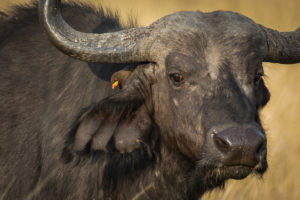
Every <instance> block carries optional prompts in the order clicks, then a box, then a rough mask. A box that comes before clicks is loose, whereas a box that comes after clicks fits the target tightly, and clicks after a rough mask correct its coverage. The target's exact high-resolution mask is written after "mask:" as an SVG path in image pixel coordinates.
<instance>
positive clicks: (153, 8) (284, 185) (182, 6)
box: [0, 0, 300, 200]
mask: <svg viewBox="0 0 300 200" xmlns="http://www.w3.org/2000/svg"><path fill="white" fill-rule="evenodd" d="M28 2H32V1H30V0H26V1H25V0H1V2H0V10H2V11H3V10H6V11H8V10H9V6H11V5H13V4H16V3H17V4H24V3H28ZM73 2H74V1H73ZM80 2H86V3H89V4H91V5H92V6H94V7H96V8H99V3H100V2H102V5H103V6H104V7H110V8H113V9H118V10H119V13H120V16H121V17H122V18H126V17H127V16H128V15H134V16H137V17H138V19H139V22H140V24H142V25H147V24H149V23H151V22H153V21H154V20H156V19H158V18H160V17H162V16H164V15H166V14H169V13H172V12H175V11H180V10H201V11H205V12H206V11H213V10H220V9H221V10H231V11H235V12H239V13H242V14H244V15H246V16H248V17H250V18H251V19H253V20H254V21H256V22H257V23H260V24H263V25H265V26H268V27H271V28H274V29H278V30H280V31H290V30H295V29H296V28H297V27H298V26H300V1H299V0H264V1H263V0H184V1H183V0H102V1H100V0H82V1H80ZM264 68H265V73H266V74H267V76H268V78H266V83H267V85H268V87H269V89H270V92H271V94H272V98H271V101H270V102H269V104H268V105H267V106H266V108H265V109H264V110H263V112H262V120H263V124H264V126H265V128H266V130H267V137H268V160H269V170H268V171H267V173H266V174H265V176H264V178H263V180H259V179H258V178H256V177H248V178H247V179H245V180H243V181H229V182H228V184H227V186H226V189H225V190H224V191H213V192H211V193H208V194H207V195H205V197H204V199H218V200H225V199H230V200H231V199H247V200H248V199H249V200H250V199H256V200H257V199H264V200H277V199H278V200H284V199H288V200H292V199H295V200H296V199H300V189H299V188H300V174H299V173H300V121H299V120H300V80H299V78H298V77H299V76H300V65H299V64H297V65H278V64H270V63H265V64H264Z"/></svg>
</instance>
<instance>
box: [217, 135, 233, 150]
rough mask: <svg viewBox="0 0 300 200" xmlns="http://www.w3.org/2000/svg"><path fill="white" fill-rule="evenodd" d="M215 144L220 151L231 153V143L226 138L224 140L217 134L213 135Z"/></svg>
mask: <svg viewBox="0 0 300 200" xmlns="http://www.w3.org/2000/svg"><path fill="white" fill-rule="evenodd" d="M213 140H214V143H215V145H216V147H217V149H218V150H220V151H221V152H222V153H227V152H228V151H230V146H231V145H230V143H229V142H228V141H227V140H226V138H222V137H220V136H218V135H217V134H214V135H213Z"/></svg>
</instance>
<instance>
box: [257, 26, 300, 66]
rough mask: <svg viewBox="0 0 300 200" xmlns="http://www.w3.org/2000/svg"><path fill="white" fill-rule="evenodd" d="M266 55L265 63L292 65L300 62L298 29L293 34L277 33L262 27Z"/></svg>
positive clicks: (299, 32)
mask: <svg viewBox="0 0 300 200" xmlns="http://www.w3.org/2000/svg"><path fill="white" fill-rule="evenodd" d="M262 29H263V31H264V32H265V35H266V39H267V45H268V53H267V56H266V57H265V58H264V61H266V62H274V63H282V64H293V63H299V62H300V27H299V28H298V29H297V30H295V31H293V32H278V31H275V30H272V29H269V28H265V27H263V26H262Z"/></svg>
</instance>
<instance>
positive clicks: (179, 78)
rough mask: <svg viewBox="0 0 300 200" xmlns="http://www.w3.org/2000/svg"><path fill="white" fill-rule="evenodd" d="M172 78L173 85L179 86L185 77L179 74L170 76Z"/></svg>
mask: <svg viewBox="0 0 300 200" xmlns="http://www.w3.org/2000/svg"><path fill="white" fill-rule="evenodd" d="M170 78H171V80H172V81H173V83H174V84H175V85H178V84H179V83H180V82H182V81H183V76H182V75H181V74H178V73H173V74H170Z"/></svg>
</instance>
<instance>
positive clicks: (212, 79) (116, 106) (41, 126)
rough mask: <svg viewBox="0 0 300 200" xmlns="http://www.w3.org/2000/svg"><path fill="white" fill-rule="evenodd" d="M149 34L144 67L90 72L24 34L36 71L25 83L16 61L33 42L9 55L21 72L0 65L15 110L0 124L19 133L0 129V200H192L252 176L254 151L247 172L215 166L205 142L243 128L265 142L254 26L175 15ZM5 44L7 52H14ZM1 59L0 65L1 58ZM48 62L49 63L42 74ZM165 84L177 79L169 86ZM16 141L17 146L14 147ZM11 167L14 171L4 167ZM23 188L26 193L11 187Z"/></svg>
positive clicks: (217, 159)
mask: <svg viewBox="0 0 300 200" xmlns="http://www.w3.org/2000/svg"><path fill="white" fill-rule="evenodd" d="M69 12H70V11H69ZM71 19H72V17H70V20H71ZM102 26H103V25H102ZM34 27H35V28H36V29H38V26H37V25H35V26H34ZM151 27H152V29H153V30H159V31H152V32H151V33H150V34H149V37H150V38H153V40H152V43H151V44H148V45H149V47H150V49H149V54H150V55H151V57H152V58H153V59H154V60H155V62H151V63H143V64H139V63H134V64H133V65H132V66H130V67H128V66H127V65H126V67H124V66H123V65H122V66H119V67H114V68H113V69H110V70H108V71H105V70H102V69H103V68H105V66H103V65H99V66H98V65H97V64H94V65H93V64H90V67H91V69H92V71H90V70H89V69H88V66H87V64H86V63H82V62H78V61H76V62H75V61H74V60H71V59H70V58H68V57H66V56H64V55H62V54H61V53H59V52H58V51H57V50H55V49H54V48H53V47H52V46H51V45H50V43H48V41H47V40H46V38H45V37H44V35H43V37H41V35H42V33H41V32H38V33H36V32H35V31H34V33H35V34H37V35H36V36H35V38H39V44H40V46H37V47H38V49H40V51H41V53H40V54H39V58H37V59H38V60H39V59H40V60H39V62H40V63H43V67H40V65H42V64H40V65H37V66H34V67H35V68H34V69H35V70H36V71H37V73H36V74H31V70H32V68H31V69H30V67H31V66H32V64H31V63H25V61H26V60H28V56H29V53H28V52H30V51H31V50H32V49H35V48H31V47H30V46H29V44H30V45H32V44H34V43H26V45H24V46H27V48H28V51H25V52H27V54H28V56H27V54H24V53H23V52H22V53H20V55H19V54H18V55H19V56H20V57H18V58H19V59H20V62H19V63H23V64H24V63H25V67H24V66H21V65H20V64H19V65H17V64H14V63H12V60H13V59H11V60H10V61H9V62H8V61H7V62H6V64H5V65H4V62H3V64H2V63H1V68H2V67H3V68H4V67H5V66H7V65H8V66H10V68H8V69H7V68H4V69H7V71H5V72H6V73H5V75H7V77H10V82H9V83H10V84H11V86H10V87H11V88H10V89H11V91H13V92H12V94H10V96H9V95H6V96H5V97H3V98H1V100H3V102H4V103H3V104H1V105H14V104H15V107H13V106H11V107H13V108H11V107H9V108H7V107H3V110H6V111H7V112H6V113H5V114H6V115H7V116H6V118H3V119H1V120H3V121H5V122H7V121H9V123H13V122H15V123H16V124H20V125H21V127H22V130H21V129H20V127H19V128H16V126H13V125H7V124H9V123H8V122H7V123H6V124H5V123H3V124H4V125H5V126H3V127H4V128H3V132H4V130H7V129H9V128H10V130H12V131H11V133H14V135H17V136H16V137H13V136H12V134H11V135H10V133H7V131H6V132H5V133H6V134H3V135H4V136H3V135H2V138H1V139H2V140H1V143H3V144H5V145H2V146H1V148H3V149H5V153H2V154H1V161H4V162H3V163H8V164H7V165H5V164H3V166H1V167H0V169H2V170H3V172H1V174H0V175H1V177H4V178H5V179H4V178H3V179H0V180H4V181H5V182H4V181H3V182H0V183H1V184H0V186H1V192H2V191H4V190H5V187H4V185H7V184H8V182H9V183H10V181H9V180H13V177H14V173H15V172H16V171H17V170H18V169H20V170H19V171H18V172H17V173H15V174H17V175H16V180H17V181H16V183H17V184H14V182H13V183H12V189H11V191H10V192H8V194H7V198H8V199H16V198H24V197H26V196H27V195H28V194H30V191H34V193H33V194H31V195H32V197H33V198H34V199H68V198H69V199H147V198H148V199H163V200H168V199H170V200H171V199H172V200H176V199H178V200H179V199H180V200H182V199H186V200H193V199H198V198H200V197H201V196H202V195H203V193H204V192H206V191H208V190H210V189H213V188H215V187H220V186H223V184H224V182H225V181H226V180H227V179H230V178H235V179H241V178H244V177H246V176H248V175H249V174H250V173H256V174H260V175H262V174H263V173H264V171H265V170H266V169H267V162H266V142H265V141H264V142H263V143H262V147H261V152H260V157H259V160H258V162H257V164H255V165H252V164H248V162H249V161H248V160H247V156H248V154H247V153H246V152H244V156H243V157H239V156H238V157H237V159H236V160H234V161H232V160H230V162H225V161H224V162H223V161H222V155H221V153H220V152H219V151H218V150H217V149H216V148H215V144H214V143H213V142H212V139H211V135H212V133H213V131H214V130H216V131H217V132H221V131H223V130H227V129H228V128H231V127H238V128H241V127H242V128H244V127H246V128H248V127H250V128H252V129H255V130H257V131H258V132H260V134H262V137H263V138H264V137H265V136H264V135H265V134H264V131H263V128H262V126H261V124H260V120H259V116H258V112H259V110H260V108H262V107H263V106H264V105H265V104H266V103H267V101H268V100H269V92H268V90H267V89H266V87H265V85H264V82H263V80H262V79H261V77H260V76H261V74H263V68H262V60H263V57H265V55H264V54H265V52H266V48H267V46H266V44H265V43H264V41H265V35H264V34H263V33H262V32H261V31H260V27H259V25H257V24H255V23H254V22H253V21H252V20H250V19H248V18H246V17H244V16H241V15H239V14H235V13H231V12H222V11H220V12H213V13H206V14H204V13H200V12H181V13H175V14H173V15H170V16H167V17H165V18H163V19H161V20H159V21H157V22H155V23H154V24H153V25H151ZM110 29H113V28H108V30H110ZM38 30H39V31H40V29H38ZM108 30H107V31H108ZM113 30H114V29H113ZM1 34H2V33H1ZM38 36H39V37H38ZM26 37H27V38H31V36H26ZM22 40H23V39H22ZM24 41H25V42H30V40H28V39H27V40H24ZM7 43H8V42H7ZM20 43H21V42H20ZM10 44H11V45H13V44H14V43H12V42H11V43H10ZM17 44H19V43H17ZM17 44H14V45H15V48H17V47H18V46H21V45H17ZM22 44H23V43H22ZM29 47H30V48H29ZM6 48H8V47H7V46H6ZM4 49H5V48H4ZM11 49H14V48H11ZM44 49H47V50H48V52H47V51H43V50H44ZM5 52H6V51H5ZM157 52H159V54H158V53H157ZM34 53H35V54H36V53H37V52H34ZM34 53H33V54H34ZM0 55H1V54H0ZM2 55H3V57H2V58H1V59H3V60H4V58H7V57H8V55H5V53H4V52H3V53H2ZM21 55H26V56H27V57H26V56H24V59H23V57H22V59H21ZM49 55H50V56H49ZM31 56H32V55H31ZM53 58H56V59H57V60H58V61H59V62H57V63H55V64H52V63H51V62H53ZM31 59H32V58H31ZM31 62H33V60H31ZM33 63H34V62H33ZM49 63H50V64H49ZM70 63H72V65H71V64H70ZM75 65H76V66H75ZM14 67H15V68H16V69H17V71H18V70H20V69H22V70H23V71H21V70H20V71H21V72H20V73H22V74H21V75H20V74H19V73H16V72H15V71H16V70H15V71H14V70H12V69H14ZM76 67H78V68H76ZM85 67H86V68H85ZM97 67H98V68H97ZM43 70H45V71H43ZM123 71H126V76H123V75H122V74H123ZM128 71H130V72H131V73H129V74H130V75H128V73H127V72H128ZM62 72H64V73H62ZM100 72H102V73H100ZM103 72H105V73H103ZM112 73H114V74H113V75H112V77H110V76H111V74H112ZM45 74H46V75H47V76H46V75H45ZM103 74H105V75H103ZM174 74H178V75H181V76H180V77H181V78H180V79H179V80H180V81H176V80H177V79H176V78H174ZM17 75H18V76H17ZM95 75H97V76H95ZM104 76H105V78H103V77H104ZM115 76H116V77H118V78H119V80H120V85H122V87H120V89H116V90H114V91H112V90H111V89H110V87H111V84H110V83H109V82H108V81H107V80H110V79H111V80H114V77H115ZM11 77H17V78H16V79H17V80H21V81H15V82H14V81H11V80H14V79H13V78H11ZM45 77H48V78H49V79H50V80H51V81H50V84H48V82H47V81H45ZM2 80H3V81H5V80H6V79H4V78H3V79H2V78H1V81H2ZM29 80H30V81H29ZM32 80H34V81H32ZM20 82H21V83H20ZM36 82H38V83H39V84H35V83H36ZM4 83H6V82H4ZM29 83H30V84H29ZM54 83H56V84H54ZM1 86H4V87H5V86H6V85H5V84H1ZM5 89H6V88H5ZM17 89H18V90H17ZM7 91H9V90H8V89H7ZM20 91H26V92H24V93H22V92H20ZM83 91H84V92H83ZM32 94H34V95H32ZM18 95H19V96H18ZM8 96H9V97H8ZM11 96H12V97H14V98H12V97H11ZM9 98H12V100H11V99H9ZM23 99H25V100H23ZM33 99H34V100H36V101H37V102H36V103H35V104H34V105H33V104H32V102H33ZM5 108H6V109H5ZM14 108H16V109H14ZM22 108H23V109H24V110H25V111H26V114H24V113H25V112H22ZM81 109H83V110H82V111H81V112H80V110H81ZM30 112H34V116H32V115H31V114H28V113H30ZM76 115H77V118H76ZM15 116H20V119H19V118H18V119H16V118H15ZM33 118H34V119H33ZM75 118H76V119H75ZM21 119H22V120H21ZM74 119H75V120H74ZM14 120H15V121H14ZM36 121H38V123H36ZM29 122H31V123H33V124H31V123H30V124H29V125H28V123H29ZM72 123H73V125H71V124H72ZM70 127H71V128H70ZM233 132H234V131H233ZM237 133H238V132H237ZM232 134H236V133H235V132H234V133H232ZM17 137H20V138H22V140H21V141H22V144H20V142H18V141H15V139H14V138H17ZM236 137H238V135H237V136H236ZM264 139H265V138H264ZM27 143H28V144H29V145H27ZM25 144H26V145H25ZM13 146H16V148H12V147H13ZM28 146H30V148H28ZM27 148H28V152H27V151H26V149H27ZM2 152H4V151H2ZM60 157H61V159H60V160H59V158H60ZM11 158H14V159H15V160H17V161H15V160H14V159H11ZM23 159H24V160H23ZM29 161H30V162H29ZM14 162H17V166H18V167H11V166H13V163H14ZM24 163H27V165H24ZM228 163H230V164H228ZM20 166H24V167H22V168H21V167H20ZM28 166H29V167H28ZM20 180H23V182H20ZM26 182H30V184H27V185H26V187H22V186H24V185H25V184H26ZM39 185H41V186H40V187H38V186H39ZM2 188H3V189H2ZM20 188H22V189H23V190H22V191H21V192H20V193H17V192H16V191H19V190H20ZM16 195H19V196H16Z"/></svg>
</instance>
